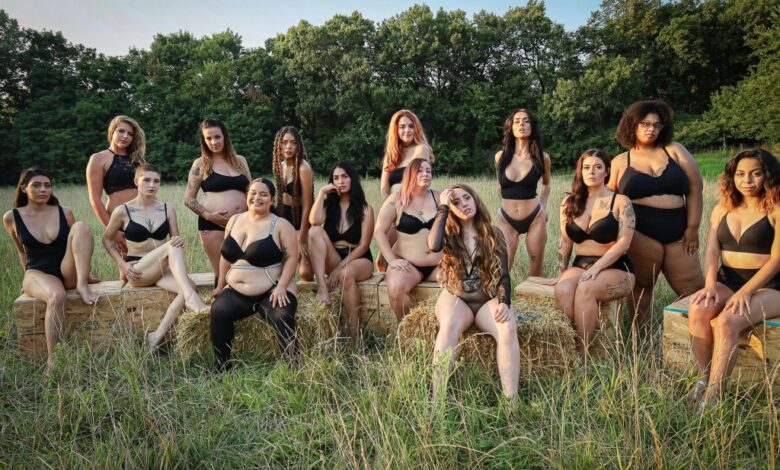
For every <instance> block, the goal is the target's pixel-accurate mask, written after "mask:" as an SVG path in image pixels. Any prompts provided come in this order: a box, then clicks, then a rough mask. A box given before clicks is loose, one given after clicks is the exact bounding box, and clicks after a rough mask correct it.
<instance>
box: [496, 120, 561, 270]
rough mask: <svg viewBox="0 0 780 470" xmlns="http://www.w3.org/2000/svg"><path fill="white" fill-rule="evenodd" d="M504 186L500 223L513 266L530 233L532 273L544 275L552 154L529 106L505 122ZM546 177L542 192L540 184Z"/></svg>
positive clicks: (500, 165)
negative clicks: (543, 145) (521, 245)
mask: <svg viewBox="0 0 780 470" xmlns="http://www.w3.org/2000/svg"><path fill="white" fill-rule="evenodd" d="M496 173H497V174H498V186H499V189H500V190H501V207H500V208H499V213H498V215H499V216H498V227H499V228H500V229H501V232H503V234H504V239H505V240H506V245H507V251H508V254H509V268H510V269H511V268H512V265H513V264H514V261H515V254H516V253H517V245H518V242H519V241H520V235H523V234H526V236H525V246H526V249H527V250H528V260H529V267H528V275H529V276H540V275H541V274H542V264H543V262H544V245H545V243H547V226H546V224H547V215H546V210H547V198H548V197H549V196H550V156H549V155H547V154H546V153H544V150H543V148H542V133H541V130H540V129H539V121H538V120H537V119H536V118H535V117H534V116H533V114H531V113H530V112H529V111H528V110H527V109H518V110H516V111H515V112H513V113H512V114H510V115H509V117H507V118H506V121H505V122H504V140H503V144H502V148H501V150H499V151H498V152H497V153H496ZM540 179H541V180H542V192H541V195H540V196H539V199H537V198H536V188H537V186H538V183H539V180H540Z"/></svg>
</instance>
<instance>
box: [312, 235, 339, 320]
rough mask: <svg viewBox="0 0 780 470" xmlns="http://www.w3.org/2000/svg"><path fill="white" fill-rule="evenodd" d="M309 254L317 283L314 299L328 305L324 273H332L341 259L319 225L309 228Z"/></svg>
mask: <svg viewBox="0 0 780 470" xmlns="http://www.w3.org/2000/svg"><path fill="white" fill-rule="evenodd" d="M309 253H310V255H311V256H310V260H311V266H312V272H313V273H314V279H315V280H316V281H317V295H316V299H317V300H319V301H320V302H322V303H324V304H326V305H328V304H330V295H328V284H327V282H325V273H326V272H330V271H333V269H334V268H335V267H336V266H337V265H338V264H339V262H340V261H341V258H340V257H339V254H338V253H337V252H336V249H335V248H334V247H333V243H332V242H331V241H330V238H328V234H327V233H326V232H325V230H324V229H323V228H322V227H321V226H319V225H318V226H314V227H311V228H309Z"/></svg>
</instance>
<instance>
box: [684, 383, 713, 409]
mask: <svg viewBox="0 0 780 470" xmlns="http://www.w3.org/2000/svg"><path fill="white" fill-rule="evenodd" d="M707 385H708V384H707V379H699V380H697V381H696V382H694V384H693V387H691V391H690V392H688V395H687V396H686V397H685V400H686V401H687V402H688V403H690V404H694V403H699V402H700V401H701V399H702V398H703V397H704V392H706V391H707Z"/></svg>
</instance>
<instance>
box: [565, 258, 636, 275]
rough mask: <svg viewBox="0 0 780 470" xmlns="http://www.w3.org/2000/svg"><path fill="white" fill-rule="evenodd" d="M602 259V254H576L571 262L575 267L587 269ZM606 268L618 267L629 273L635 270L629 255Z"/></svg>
mask: <svg viewBox="0 0 780 470" xmlns="http://www.w3.org/2000/svg"><path fill="white" fill-rule="evenodd" d="M599 259H601V256H579V255H577V256H575V257H574V261H573V262H572V263H571V265H572V266H573V267H575V268H581V269H585V270H587V269H588V268H590V267H591V266H593V264H594V263H595V262H596V261H598V260H599ZM604 269H618V270H620V271H625V272H627V273H632V272H634V267H633V265H632V264H631V260H629V259H628V256H626V255H623V256H621V257H620V258H618V259H617V261H615V262H614V263H612V264H611V265H609V266H607V267H606V268H604Z"/></svg>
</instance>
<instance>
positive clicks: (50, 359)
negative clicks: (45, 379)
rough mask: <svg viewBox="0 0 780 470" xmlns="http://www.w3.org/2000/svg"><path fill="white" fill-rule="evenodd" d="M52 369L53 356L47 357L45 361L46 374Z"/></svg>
mask: <svg viewBox="0 0 780 470" xmlns="http://www.w3.org/2000/svg"><path fill="white" fill-rule="evenodd" d="M52 369H54V356H49V358H48V359H47V360H46V372H47V373H48V372H49V371H50V370H52Z"/></svg>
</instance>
